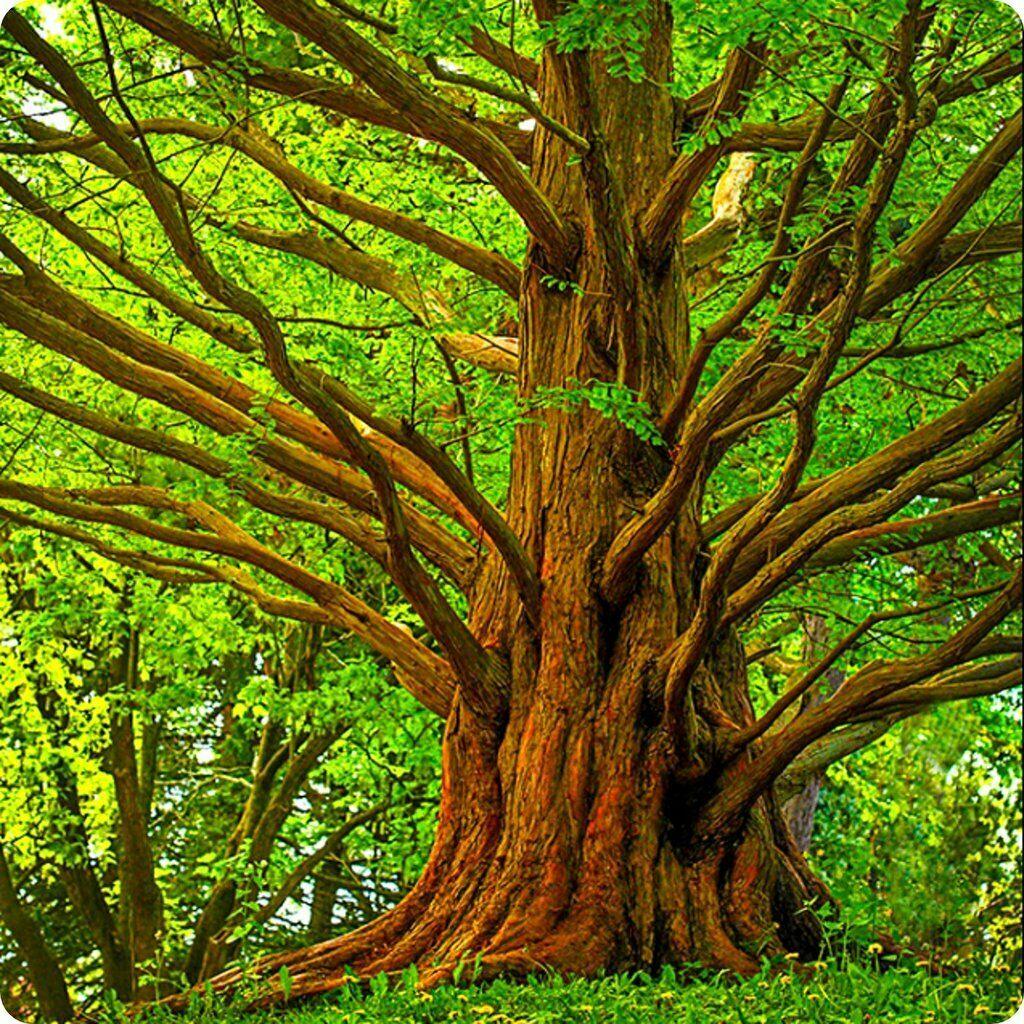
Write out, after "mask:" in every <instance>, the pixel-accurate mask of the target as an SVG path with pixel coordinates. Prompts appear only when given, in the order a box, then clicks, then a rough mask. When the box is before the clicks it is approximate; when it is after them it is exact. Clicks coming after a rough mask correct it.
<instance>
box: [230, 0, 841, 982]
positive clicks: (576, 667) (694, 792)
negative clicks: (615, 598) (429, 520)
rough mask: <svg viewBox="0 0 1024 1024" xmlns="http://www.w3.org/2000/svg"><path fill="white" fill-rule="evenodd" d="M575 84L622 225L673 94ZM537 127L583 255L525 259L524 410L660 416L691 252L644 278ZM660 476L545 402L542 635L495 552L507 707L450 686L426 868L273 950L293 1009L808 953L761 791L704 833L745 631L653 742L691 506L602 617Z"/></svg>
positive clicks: (530, 482)
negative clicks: (379, 898)
mask: <svg viewBox="0 0 1024 1024" xmlns="http://www.w3.org/2000/svg"><path fill="white" fill-rule="evenodd" d="M651 11H652V18H654V19H655V25H654V28H653V31H652V33H651V38H650V41H649V43H648V52H647V53H646V55H645V64H646V68H647V70H648V75H649V79H650V81H651V82H661V81H665V80H667V78H668V74H667V72H668V63H669V60H670V46H669V41H670V27H669V25H668V24H667V22H666V21H665V20H664V19H665V18H666V17H667V14H666V11H665V5H662V4H655V5H652V8H651ZM584 74H589V75H592V76H593V79H592V80H593V89H592V95H593V96H594V97H595V98H596V104H595V105H594V106H596V110H594V107H593V106H592V112H593V116H596V117H597V119H598V121H599V130H600V132H601V133H602V134H603V138H604V142H605V144H606V146H607V160H608V163H609V165H610V166H611V167H612V169H613V171H614V173H615V174H616V175H617V176H618V177H619V180H621V181H624V182H628V183H629V191H628V194H627V195H625V196H624V197H623V201H624V202H625V203H626V204H627V206H628V213H629V215H630V218H629V219H631V216H632V215H634V214H636V213H638V212H639V211H640V210H642V209H644V208H645V206H646V205H647V204H648V203H649V201H650V198H651V195H652V194H653V192H654V191H655V189H656V188H657V187H658V185H659V184H661V182H662V180H663V179H664V175H665V173H666V171H667V169H668V159H669V157H668V156H667V154H670V153H671V142H672V135H673V124H672V108H671V102H670V99H669V97H668V95H667V93H665V91H664V90H663V89H661V88H659V87H657V86H656V85H653V84H652V85H647V84H640V85H637V84H634V83H630V82H627V81H625V80H624V79H622V78H612V77H610V76H609V75H608V74H607V73H606V72H605V70H604V67H603V65H602V64H601V62H600V60H599V59H596V58H592V59H590V63H589V65H588V66H587V67H586V68H585V70H584ZM539 88H540V91H541V93H542V95H543V97H544V103H543V105H544V107H545V109H546V110H548V111H551V112H552V114H553V116H555V117H559V118H560V119H561V120H563V121H564V122H565V123H566V124H567V125H568V126H569V127H570V128H572V129H573V130H575V131H582V130H583V129H584V125H582V124H578V123H574V119H575V117H576V115H575V114H574V111H577V110H579V109H580V107H581V104H580V102H579V97H576V96H573V95H571V92H572V89H573V85H572V79H571V78H570V77H569V76H567V75H565V74H564V73H563V72H562V71H560V70H558V69H557V68H556V67H555V66H554V65H553V58H552V56H551V55H550V54H548V56H547V57H546V58H545V61H544V63H543V66H542V70H541V75H540V83H539ZM538 135H539V142H538V144H537V150H536V152H535V153H534V161H533V166H534V169H535V174H536V175H537V176H538V179H539V181H540V183H541V185H542V186H543V188H544V190H545V192H546V194H548V195H549V196H551V197H553V199H554V201H555V203H556V205H557V206H558V207H559V208H561V209H563V210H565V211H568V212H570V213H571V216H572V217H573V218H574V219H575V221H576V222H577V224H578V226H579V232H580V238H581V253H580V256H579V260H578V264H577V267H578V269H577V271H576V274H575V277H574V282H573V286H572V287H571V288H559V287H558V286H557V285H552V282H551V278H552V277H557V275H558V269H557V268H552V267H549V266H546V265H545V264H544V262H543V257H542V255H541V253H540V252H539V251H538V250H533V251H531V253H530V254H529V256H528V264H527V267H526V271H525V275H524V287H523V297H522V301H521V309H520V324H521V329H520V339H521V365H520V371H519V393H520V396H521V397H522V398H524V399H527V400H529V399H531V398H532V397H533V396H535V395H536V394H537V393H538V391H540V390H541V389H552V388H554V389H561V388H569V387H573V386H574V385H580V384H586V383H587V382H592V381H610V382H615V381H618V382H620V383H625V384H627V385H628V386H629V387H630V388H632V389H634V390H635V391H637V392H639V393H640V394H641V395H642V396H643V397H644V398H645V399H646V400H647V401H648V402H649V403H650V404H651V405H652V406H653V407H662V405H663V399H664V398H665V394H664V391H665V389H666V387H667V386H668V384H669V383H670V382H672V381H677V380H678V379H679V374H680V368H681V364H682V361H683V360H684V358H685V356H686V351H685V343H684V342H683V341H680V339H684V338H685V329H684V325H683V316H684V310H685V296H684V294H683V292H684V287H685V282H684V275H683V274H682V273H681V272H680V268H679V266H678V265H677V264H676V263H675V261H674V258H673V260H672V261H670V262H669V263H668V264H667V265H659V266H647V265H645V264H644V263H643V262H642V260H640V259H639V258H637V257H636V256H635V254H634V252H633V251H631V250H628V249H627V248H625V247H620V248H617V245H618V243H617V240H616V238H615V237H614V235H613V234H612V233H610V232H609V231H608V230H607V224H605V223H601V222H599V221H598V220H596V219H595V218H594V217H593V216H592V214H591V212H590V211H592V210H593V209H594V202H593V198H592V199H591V201H590V202H589V203H588V201H587V198H586V197H585V196H584V194H583V187H582V184H581V175H580V173H579V169H578V168H577V167H574V166H573V164H574V161H571V160H570V159H569V158H570V157H571V156H572V153H571V151H569V150H568V148H567V147H566V145H565V144H564V143H563V142H561V141H560V140H559V139H557V138H554V137H553V136H551V135H549V134H547V133H544V132H539V133H538ZM597 199H598V201H602V198H601V196H600V195H598V196H597ZM623 267H625V270H623ZM666 470H667V454H666V453H665V452H664V450H663V449H657V448H655V447H653V446H651V445H650V444H649V443H647V442H645V441H642V440H641V439H640V438H638V437H637V436H636V435H635V434H634V433H632V432H631V431H630V430H629V429H627V428H626V427H624V426H623V424H622V423H621V421H620V420H619V419H617V418H612V417H605V416H602V415H600V414H599V413H598V412H596V411H594V410H592V409H590V408H589V407H587V406H586V405H584V406H583V407H582V408H577V407H575V406H574V407H570V408H569V409H566V408H564V407H559V406H558V405H557V404H556V405H554V406H547V407H544V408H541V409H540V410H539V412H538V413H537V414H536V415H535V416H534V417H533V418H532V420H531V422H529V423H526V424H523V425H521V426H520V427H519V428H518V432H517V435H516V439H515V446H514V451H513V465H512V478H511V489H510V495H509V501H508V516H509V520H510V523H511V525H512V526H513V528H514V529H515V530H516V531H517V533H518V535H519V536H520V537H521V538H522V539H523V541H524V544H525V545H526V547H527V549H528V550H529V552H530V554H531V555H532V557H533V558H534V560H535V562H536V564H537V565H538V566H539V569H540V574H541V581H542V586H543V597H542V603H541V608H540V615H539V622H538V623H537V624H536V625H531V624H530V623H529V622H528V621H527V619H526V617H525V615H524V614H523V613H522V610H521V605H520V602H519V598H518V596H517V594H516V592H515V590H514V588H513V586H512V583H511V581H510V579H509V578H508V575H507V573H506V571H505V570H504V568H503V565H502V564H501V563H500V562H499V560H498V559H494V560H493V561H491V562H490V563H489V564H488V565H487V566H486V567H485V569H484V572H483V573H482V575H481V578H480V580H479V582H478V585H477V588H476V591H475V599H474V602H473V608H472V616H471V622H472V625H473V628H474V630H475V632H476V635H477V636H478V637H479V638H480V639H481V641H482V642H483V643H484V645H485V646H488V647H493V648H496V649H499V650H502V651H503V652H505V653H507V656H508V659H509V663H510V666H511V685H510V693H509V698H508V711H507V716H505V717H503V718H502V719H501V720H500V721H498V720H495V719H494V718H493V716H492V715H490V714H488V713H485V712H484V711H483V710H480V709H476V708H474V707H473V706H472V702H471V700H469V699H468V698H467V697H466V696H465V695H459V696H457V697H456V700H455V704H454V707H453V709H452V711H451V714H450V716H449V719H448V723H447V729H446V733H445V738H444V747H443V791H442V799H441V808H440V816H439V821H438V828H437V835H436V839H435V844H434V847H433V851H432V854H431V857H430V860H429V863H428V866H427V868H426V870H425V872H424V874H423V876H422V877H421V879H420V880H419V882H418V884H417V885H416V886H415V887H414V889H413V890H412V891H411V893H410V894H409V896H408V897H406V899H404V900H403V901H402V902H401V903H400V904H399V905H398V906H397V907H396V908H395V909H394V910H392V911H390V912H389V913H387V914H385V915H384V916H383V917H382V918H380V919H378V920H377V921H376V922H373V923H371V924H369V925H367V926H366V927H364V928H362V929H360V930H359V931H357V932H355V933H353V934H351V935H349V936H345V937H342V938H340V939H337V940H333V941H331V942H327V943H324V944H321V945H320V946H317V947H314V948H313V949H311V950H308V951H302V952H300V953H298V954H288V955H286V956H283V957H281V958H275V959H273V960H271V961H268V962H267V964H266V967H267V970H268V971H271V970H274V971H276V970H279V969H280V968H281V967H282V966H283V967H286V968H287V970H288V972H289V974H290V976H291V980H290V984H289V990H290V991H291V992H292V993H293V994H294V995H301V994H305V993H316V992H322V991H327V990H329V989H330V988H333V987H335V986H336V985H340V984H344V973H343V970H342V968H343V966H350V967H352V968H354V969H355V970H357V971H358V972H360V973H366V974H373V973H377V972H381V971H398V970H400V969H402V968H404V967H406V966H407V965H409V964H417V965H418V966H419V970H420V975H421V978H422V979H423V981H424V982H425V983H427V984H431V983H434V982H437V981H443V980H446V979H448V978H451V977H452V975H453V973H454V972H455V971H456V969H457V968H458V966H459V965H460V964H461V963H467V964H470V963H471V964H472V965H473V966H474V967H475V970H476V971H477V972H478V975H482V976H490V975H493V974H498V973H511V974H516V973H527V972H532V971H535V970H537V969H540V968H550V969H554V970H558V971H566V972H572V973H579V974H585V975H586V974H589V975H592V974H595V973H598V972H600V971H614V970H629V969H638V968H645V969H656V968H657V967H658V966H659V965H662V964H666V963H688V962H694V961H699V962H703V963H706V964H710V965H714V966H718V967H725V968H730V969H735V970H738V971H741V972H744V973H751V972H753V971H755V970H756V969H757V967H758V958H759V956H760V955H761V954H763V953H784V952H788V951H790V950H796V951H798V952H800V953H805V954H811V953H813V952H816V950H817V942H818V939H819V933H818V930H817V927H816V924H815V922H814V921H813V920H812V919H811V918H810V916H809V915H807V914H806V913H805V908H806V907H807V905H808V904H809V903H810V902H813V901H814V900H815V899H818V898H821V897H822V896H823V895H824V893H823V890H822V888H821V887H820V885H819V884H818V883H817V882H816V880H815V879H814V878H813V877H812V876H811V874H810V872H809V870H808V868H807V866H806V864H805V862H804V861H803V858H802V856H801V855H800V853H799V851H798V850H797V848H796V846H795V844H794V842H793V839H792V836H791V834H790V832H789V830H788V828H787V827H786V825H785V821H784V819H783V817H782V814H781V813H780V811H779V809H778V808H777V807H776V806H775V805H774V803H773V802H772V800H771V799H770V798H767V799H762V800H760V801H759V802H758V803H757V804H756V806H755V807H754V809H753V811H752V813H751V814H750V815H749V816H748V818H747V820H746V821H745V822H744V824H743V826H742V827H741V828H740V829H738V830H735V829H734V830H732V831H730V832H729V833H722V834H714V833H713V834H708V833H706V832H705V833H701V834H697V833H696V832H695V831H694V829H695V822H696V821H697V820H698V812H699V811H700V809H701V806H702V804H703V801H704V800H705V798H706V797H707V795H708V794H709V793H710V791H711V785H710V781H711V780H710V779H709V778H708V774H707V771H708V765H710V764H711V762H712V754H713V753H714V751H713V742H714V737H715V735H716V733H720V731H721V730H722V729H723V728H728V727H735V726H743V725H746V724H749V723H750V722H751V721H752V718H753V716H752V709H751V707H750V706H749V703H748V700H747V697H746V693H747V687H746V679H745V659H744V655H743V651H742V647H741V645H740V643H739V641H738V639H737V638H736V636H735V635H733V634H732V633H731V632H726V633H724V635H721V636H718V637H716V638H715V640H714V643H713V646H712V647H710V648H709V649H708V651H707V653H706V656H705V658H704V660H703V664H702V667H701V669H700V670H699V672H698V674H697V676H696V680H695V682H694V684H693V686H692V688H691V699H690V704H689V709H688V714H687V716H686V719H687V721H686V733H687V735H686V737H685V743H684V744H683V751H682V754H681V755H680V754H674V755H672V756H669V754H668V751H669V750H670V749H678V745H677V744H670V743H669V742H667V737H666V736H665V735H663V734H662V732H661V728H662V727H661V725H660V724H659V723H660V721H661V717H660V712H661V699H662V694H661V685H662V678H663V673H660V672H659V671H658V659H659V657H660V656H661V655H662V653H663V652H664V650H665V649H666V647H667V646H668V645H669V644H670V643H671V641H672V640H673V639H674V638H675V637H677V636H678V635H679V633H680V632H681V630H682V629H683V628H685V626H686V624H687V622H688V620H689V617H690V616H691V615H692V609H693V582H694V579H695V576H696V574H698V573H699V572H700V571H701V565H702V561H703V552H702V550H701V543H700V538H699V531H698V529H697V526H696V521H695V517H694V515H693V513H692V511H690V512H688V511H686V510H684V512H683V514H682V515H681V516H680V517H679V518H678V521H677V523H676V525H675V526H674V527H673V528H672V529H670V530H669V531H668V532H667V533H666V534H665V535H664V536H663V537H662V538H661V539H660V540H659V541H658V542H657V543H656V544H655V545H654V547H653V548H652V549H651V551H650V553H649V554H648V555H647V557H646V558H645V561H644V565H643V568H642V571H641V573H640V574H639V576H638V579H637V581H636V585H635V587H634V589H633V590H632V593H631V596H630V597H629V599H628V600H627V602H626V603H625V604H624V605H623V606H622V607H620V608H618V609H616V610H614V611H612V610H610V609H609V608H608V607H606V606H605V604H604V603H603V601H602V598H601V596H600V594H599V587H598V581H599V577H600V570H601V565H602V561H603V558H604V556H605V554H606V552H607V550H608V547H609V545H610V543H611V540H612V538H613V537H614V536H615V534H616V532H617V531H618V530H619V529H620V528H621V527H622V526H623V524H624V523H625V521H626V520H627V518H628V517H629V516H630V515H631V514H632V513H633V512H634V511H635V510H636V509H637V508H638V507H639V506H640V505H641V504H642V503H643V502H644V501H645V500H646V499H647V498H648V497H650V495H651V494H652V493H653V492H654V491H655V490H656V488H657V487H658V486H659V484H660V483H661V481H662V480H663V479H664V475H665V472H666ZM235 980H237V979H236V978H235V976H234V975H232V974H230V973H229V974H226V975H223V976H222V977H221V978H220V979H218V984H220V985H231V984H233V983H234V981H235ZM268 998H271V997H269V996H268Z"/></svg>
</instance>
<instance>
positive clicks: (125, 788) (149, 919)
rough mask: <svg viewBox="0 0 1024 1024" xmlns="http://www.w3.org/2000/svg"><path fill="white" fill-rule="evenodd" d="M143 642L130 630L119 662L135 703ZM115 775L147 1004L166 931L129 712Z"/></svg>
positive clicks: (115, 742) (116, 742) (128, 913)
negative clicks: (148, 974) (149, 977)
mask: <svg viewBox="0 0 1024 1024" xmlns="http://www.w3.org/2000/svg"><path fill="white" fill-rule="evenodd" d="M138 657H139V637H138V634H137V633H136V632H135V631H134V630H133V629H130V630H129V633H128V635H127V636H126V638H125V640H124V643H123V644H122V650H121V653H120V655H119V657H118V660H117V665H116V673H117V679H118V680H119V681H120V682H121V684H122V690H123V692H122V693H121V694H119V695H118V698H117V699H119V700H128V699H130V694H131V692H132V691H133V690H134V689H135V687H136V684H137V680H138ZM110 771H111V775H112V776H113V779H114V793H115V796H116V799H117V809H118V840H119V845H120V850H119V856H118V874H119V877H120V883H121V898H120V906H119V910H120V916H121V933H122V935H123V936H124V941H125V943H126V944H127V946H128V949H129V952H130V955H131V960H132V965H133V968H134V985H133V987H134V997H135V999H136V1000H139V1001H142V1002H148V1001H151V1000H152V999H154V998H155V997H156V996H157V995H158V992H157V987H156V986H155V985H154V984H153V983H152V982H148V981H147V982H143V981H140V978H139V976H140V974H142V973H143V972H145V971H147V970H152V969H153V966H154V965H153V963H152V961H153V960H154V958H155V957H156V955H157V952H158V951H159V946H160V933H161V931H162V930H163V897H162V895H161V892H160V887H159V885H158V884H157V881H156V873H155V869H154V862H153V850H152V846H151V844H150V841H149V807H148V805H149V801H148V799H147V797H146V795H145V794H144V792H143V787H142V780H141V777H140V771H139V762H138V757H137V755H136V751H135V720H134V715H133V714H132V711H131V708H130V707H124V708H121V709H117V708H115V710H114V711H113V713H112V715H111V721H110Z"/></svg>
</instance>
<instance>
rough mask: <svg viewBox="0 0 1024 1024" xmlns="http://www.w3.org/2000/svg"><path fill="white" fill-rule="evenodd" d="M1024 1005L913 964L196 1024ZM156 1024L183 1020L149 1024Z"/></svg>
mask: <svg viewBox="0 0 1024 1024" xmlns="http://www.w3.org/2000/svg"><path fill="white" fill-rule="evenodd" d="M1020 1003H1021V996H1020V978H1019V977H1016V976H1015V975H1014V974H1013V973H1012V972H1007V971H997V972H991V971H984V970H982V969H975V970H973V971H971V972H970V973H966V974H965V973H962V972H958V973H957V974H956V975H955V976H947V977H937V976H934V975H931V974H929V973H928V972H926V971H924V970H922V969H920V967H918V966H916V965H915V964H914V963H913V961H912V960H911V961H906V962H905V964H904V963H901V964H899V965H896V966H891V967H889V968H888V969H886V970H881V971H880V970H877V969H875V968H874V967H864V966H861V965H860V964H857V963H852V964H851V963H849V962H848V963H846V964H845V965H844V966H843V967H842V968H840V967H838V966H836V965H834V964H823V965H822V966H821V967H820V968H819V969H818V970H817V971H815V972H814V973H813V974H811V975H810V976H803V977H798V976H795V975H792V974H786V973H783V974H779V973H774V974H770V973H768V972H767V971H766V972H765V973H764V974H763V975H762V976H760V977H755V978H751V979H748V980H744V981H737V980H735V979H734V978H732V977H726V976H723V975H711V974H707V973H704V974H702V975H699V976H696V977H693V976H691V977H687V978H686V979H685V980H684V979H683V978H682V977H680V976H677V975H675V974H674V973H673V972H668V973H667V974H666V975H663V976H662V977H661V978H659V979H656V980H655V979H651V978H647V977H622V976H620V977H609V978H603V979H599V980H596V981H585V980H581V979H576V980H568V981H563V980H559V979H555V978H549V979H538V980H535V981H532V982H527V983H522V984H518V983H513V982H502V981H499V982H494V983H491V984H489V985H481V986H470V987H465V986H462V987H458V986H452V987H445V988H438V989H435V990H433V991H431V992H426V993H425V992H418V991H417V990H416V989H415V986H414V979H413V978H409V984H407V985H404V986H399V987H397V988H396V987H392V988H390V989H389V988H387V987H386V986H385V985H384V984H380V985H373V986H371V990H370V991H365V992H360V991H358V990H357V989H356V988H355V987H353V988H352V989H350V990H345V991H344V992H342V993H340V994H337V995H333V996H331V997H330V998H327V999H323V1000H320V1001H318V1002H315V1003H309V1004H306V1005H300V1006H297V1007H295V1008H293V1009H288V1010H285V1011H283V1012H275V1013H273V1014H247V1015H242V1014H236V1013H234V1012H232V1011H231V1010H230V1009H228V1008H225V1007H224V1006H222V1005H216V1004H206V1005H201V1004H200V1003H198V1002H197V1003H196V1004H195V1005H194V1006H193V1008H192V1011H191V1012H190V1013H189V1014H188V1015H187V1017H186V1024H263V1022H266V1024H269V1022H270V1021H272V1022H273V1024H563V1022H573V1024H575V1022H579V1024H954V1022H965V1024H966V1022H970V1024H996V1022H1002V1021H1006V1020H1008V1019H1009V1018H1010V1017H1012V1016H1013V1015H1014V1013H1015V1012H1016V1010H1017V1009H1018V1007H1019V1006H1020ZM146 1021H147V1024H150V1022H159V1024H182V1018H181V1017H176V1018H166V1020H165V1019H164V1018H163V1015H162V1014H152V1015H147V1017H146Z"/></svg>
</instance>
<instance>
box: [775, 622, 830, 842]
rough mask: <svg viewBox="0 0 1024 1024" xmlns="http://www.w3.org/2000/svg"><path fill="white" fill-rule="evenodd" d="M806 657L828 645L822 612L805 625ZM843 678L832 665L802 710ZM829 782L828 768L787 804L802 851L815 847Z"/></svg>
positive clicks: (811, 658)
mask: <svg viewBox="0 0 1024 1024" xmlns="http://www.w3.org/2000/svg"><path fill="white" fill-rule="evenodd" d="M804 634H805V643H804V661H805V662H806V663H807V665H813V664H814V662H816V661H817V660H818V658H820V657H821V656H822V655H823V654H824V653H825V652H826V650H827V649H828V630H827V626H826V623H825V620H824V619H823V618H822V617H821V616H820V615H812V616H811V617H810V619H809V621H808V622H807V623H805V626H804ZM842 680H843V673H842V670H841V669H837V668H831V669H829V670H828V672H826V673H825V676H824V679H823V680H822V685H821V686H819V687H816V688H815V689H812V690H811V691H810V692H809V693H805V694H804V696H803V698H802V699H801V701H800V711H801V712H803V711H806V710H807V709H808V708H813V707H817V706H818V705H819V704H820V703H821V702H822V701H824V700H826V699H827V698H828V697H829V696H831V695H832V694H833V693H834V692H835V691H836V689H837V687H838V686H839V684H840V683H841V682H842ZM824 783H825V772H824V771H821V772H816V773H815V774H813V775H812V776H811V777H810V778H809V779H807V780H806V781H805V782H804V783H803V787H802V788H801V789H800V791H799V792H798V793H797V794H796V795H795V796H791V797H790V798H789V799H788V800H786V802H785V803H784V804H783V808H782V812H783V814H784V815H785V818H786V824H787V825H789V830H790V831H791V832H792V833H793V839H794V840H795V841H796V845H797V847H798V849H799V850H800V852H801V853H806V852H807V851H808V850H809V849H810V848H811V838H812V837H813V835H814V816H815V813H816V812H817V810H818V801H819V800H820V799H821V787H822V786H823V785H824Z"/></svg>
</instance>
